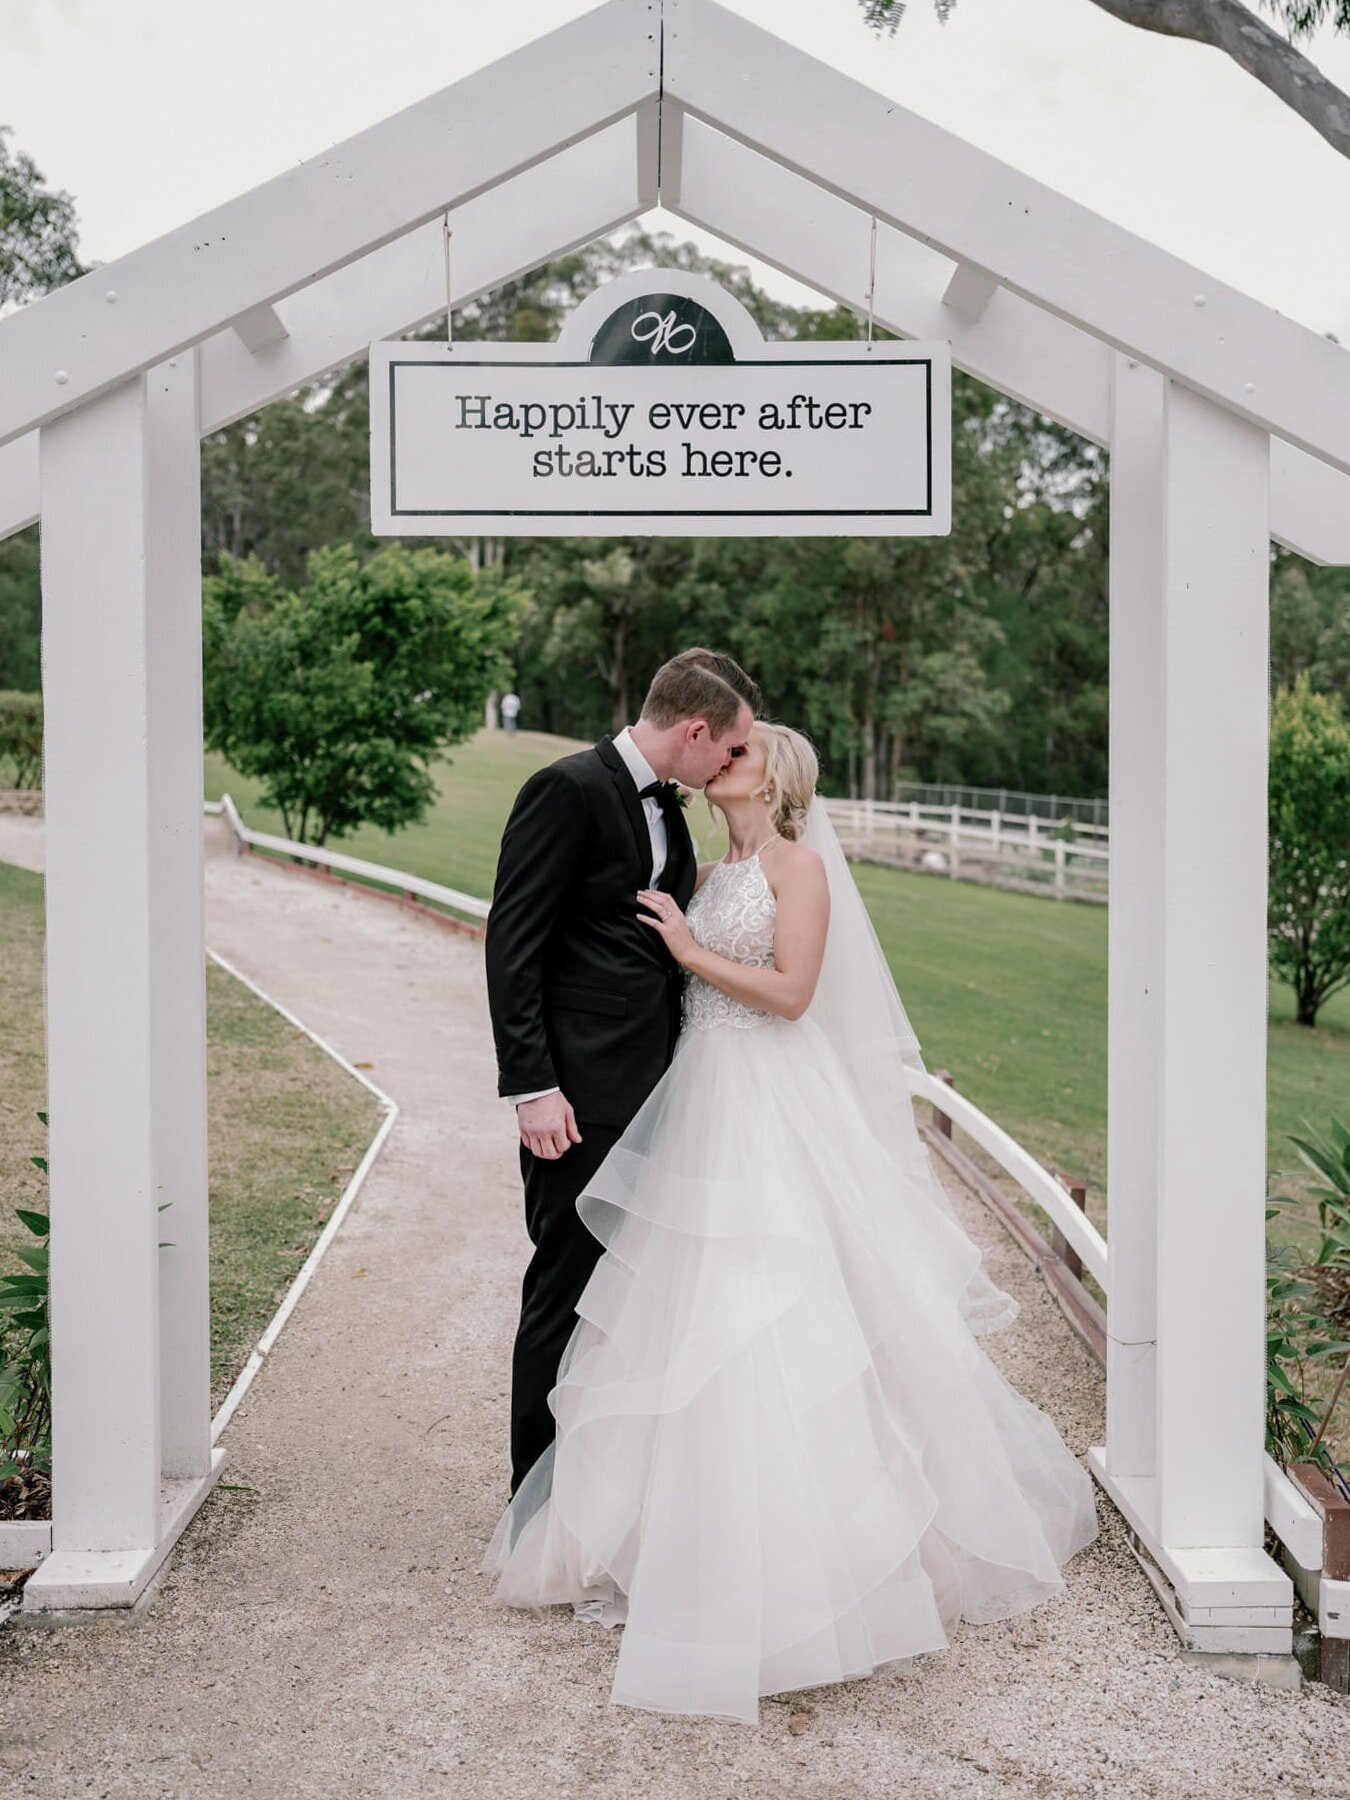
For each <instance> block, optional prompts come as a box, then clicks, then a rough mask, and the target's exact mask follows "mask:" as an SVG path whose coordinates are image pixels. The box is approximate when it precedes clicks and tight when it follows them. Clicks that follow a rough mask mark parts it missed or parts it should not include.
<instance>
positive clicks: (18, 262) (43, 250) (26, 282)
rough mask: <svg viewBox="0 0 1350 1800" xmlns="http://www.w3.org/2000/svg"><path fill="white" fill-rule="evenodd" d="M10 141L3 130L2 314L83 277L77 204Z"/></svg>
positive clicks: (6, 129) (0, 152)
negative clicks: (14, 147)
mask: <svg viewBox="0 0 1350 1800" xmlns="http://www.w3.org/2000/svg"><path fill="white" fill-rule="evenodd" d="M12 136H13V130H12V127H10V126H8V125H0V313H5V312H10V311H12V309H13V308H14V307H16V306H22V305H24V304H25V302H27V301H29V300H34V299H36V298H37V297H38V295H39V294H46V293H50V292H51V290H52V289H53V288H59V287H64V286H65V284H66V282H68V281H74V279H75V278H76V276H77V275H83V274H84V273H85V269H84V265H83V264H82V263H81V261H80V257H79V251H78V249H77V244H78V231H77V228H76V225H75V202H74V201H73V200H72V199H71V197H70V195H69V194H67V193H65V192H64V191H63V190H61V189H59V188H49V187H48V186H47V185H46V182H45V179H44V177H43V174H42V171H41V170H40V169H39V168H38V166H37V164H36V163H35V162H34V161H33V159H32V157H31V156H28V155H26V154H25V153H24V152H23V151H17V152H16V151H13V150H11V149H10V146H9V143H8V142H7V140H8V139H9V138H10V137H12Z"/></svg>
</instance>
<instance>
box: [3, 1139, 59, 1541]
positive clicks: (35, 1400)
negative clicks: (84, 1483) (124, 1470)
mask: <svg viewBox="0 0 1350 1800" xmlns="http://www.w3.org/2000/svg"><path fill="white" fill-rule="evenodd" d="M38 1117H39V1118H40V1119H41V1120H42V1123H43V1124H44V1125H45V1124H46V1123H47V1115H46V1113H39V1114H38ZM32 1161H33V1163H34V1165H35V1167H37V1168H39V1169H41V1170H42V1172H43V1174H44V1175H45V1174H46V1172H47V1159H46V1157H44V1156H35V1157H33V1158H32ZM14 1210H15V1212H16V1213H17V1215H18V1217H19V1219H20V1221H21V1222H22V1224H23V1225H24V1226H25V1227H26V1229H27V1230H28V1231H29V1232H30V1233H31V1234H32V1236H33V1237H34V1238H35V1239H36V1240H37V1242H36V1243H34V1244H31V1245H26V1246H23V1247H21V1248H20V1249H19V1250H17V1251H16V1252H15V1254H16V1255H17V1256H18V1258H19V1261H20V1262H21V1263H22V1264H23V1265H24V1270H23V1273H22V1274H18V1275H4V1276H0V1496H2V1497H3V1500H4V1502H5V1503H6V1504H5V1507H4V1510H7V1511H9V1512H11V1513H13V1512H18V1511H22V1510H25V1509H24V1508H23V1506H22V1504H21V1503H22V1500H23V1498H24V1497H25V1490H26V1489H27V1488H28V1487H29V1485H30V1484H31V1483H32V1481H33V1479H34V1477H39V1478H45V1479H49V1478H50V1476H51V1467H52V1361H51V1333H50V1329H49V1323H48V1292H47V1236H48V1231H49V1229H50V1225H49V1220H48V1217H47V1214H46V1213H40V1212H30V1211H29V1210H28V1209H27V1208H26V1207H22V1206H20V1207H16V1208H15V1209H14ZM7 1488H8V1489H13V1488H17V1489H18V1490H19V1492H18V1493H17V1494H15V1493H12V1492H5V1490H6V1489H7ZM15 1501H18V1502H20V1504H17V1505H16V1504H14V1502H15Z"/></svg>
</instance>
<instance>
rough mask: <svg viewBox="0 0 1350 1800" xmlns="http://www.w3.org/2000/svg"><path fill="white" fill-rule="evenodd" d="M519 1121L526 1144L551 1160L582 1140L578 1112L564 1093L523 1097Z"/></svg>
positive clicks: (519, 1108) (522, 1138)
mask: <svg viewBox="0 0 1350 1800" xmlns="http://www.w3.org/2000/svg"><path fill="white" fill-rule="evenodd" d="M516 1124H517V1125H518V1126H519V1127H520V1141H521V1143H522V1144H524V1146H525V1148H526V1149H527V1150H529V1151H531V1152H533V1154H534V1155H535V1156H542V1157H543V1158H544V1159H545V1160H546V1161H548V1162H554V1161H556V1160H557V1158H558V1157H560V1156H561V1155H562V1154H563V1152H564V1151H565V1150H567V1149H568V1148H569V1147H570V1146H571V1145H572V1144H579V1143H580V1142H581V1133H580V1132H579V1131H578V1130H577V1115H576V1114H575V1113H574V1112H573V1111H572V1105H571V1102H570V1101H569V1100H567V1099H565V1098H564V1096H563V1095H562V1094H561V1093H556V1094H542V1095H541V1096H540V1097H539V1099H538V1100H523V1101H522V1102H521V1104H520V1105H519V1106H518V1107H517V1108H516Z"/></svg>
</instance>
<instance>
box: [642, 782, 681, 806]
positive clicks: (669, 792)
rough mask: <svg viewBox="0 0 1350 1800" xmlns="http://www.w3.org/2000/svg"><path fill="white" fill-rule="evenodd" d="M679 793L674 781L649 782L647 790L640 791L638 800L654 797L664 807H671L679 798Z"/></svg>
mask: <svg viewBox="0 0 1350 1800" xmlns="http://www.w3.org/2000/svg"><path fill="white" fill-rule="evenodd" d="M679 791H680V790H679V788H678V787H677V786H676V784H675V783H674V782H673V781H649V782H648V783H647V785H646V787H645V788H639V789H638V799H639V800H646V799H648V798H649V797H650V796H654V797H655V798H656V799H657V800H658V801H659V802H660V804H661V805H662V806H670V805H671V804H672V803H673V802H675V801H676V799H677V798H678V796H679Z"/></svg>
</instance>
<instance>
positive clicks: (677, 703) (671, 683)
mask: <svg viewBox="0 0 1350 1800" xmlns="http://www.w3.org/2000/svg"><path fill="white" fill-rule="evenodd" d="M761 703H762V702H761V698H760V692H759V688H758V686H757V685H756V684H755V683H754V682H753V681H752V680H751V679H750V677H749V676H748V675H747V674H746V672H745V670H744V669H743V668H742V667H741V665H740V664H739V663H738V662H737V661H736V660H735V659H734V657H730V656H727V655H725V654H724V653H723V652H722V651H720V650H705V649H704V648H703V646H702V645H701V644H695V645H694V646H693V648H692V649H690V650H681V651H680V653H679V655H678V656H672V657H671V659H670V661H669V662H665V663H662V664H661V667H660V668H659V669H658V670H657V671H656V673H655V675H653V677H652V684H651V686H650V687H649V688H648V689H647V698H646V699H645V700H644V701H643V702H642V716H643V718H644V719H647V720H649V721H650V723H651V724H653V725H655V726H656V728H657V730H658V731H668V730H669V729H670V727H671V726H672V725H678V724H679V722H680V720H681V719H703V720H706V722H707V725H708V729H709V730H710V731H711V732H712V734H713V736H714V737H719V738H720V737H725V736H726V734H727V733H728V732H729V731H730V730H731V728H732V727H733V726H734V725H735V723H736V721H737V719H738V718H739V717H740V711H741V707H742V706H748V707H749V708H750V710H751V712H752V713H756V714H757V713H758V712H759V709H760V705H761Z"/></svg>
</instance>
